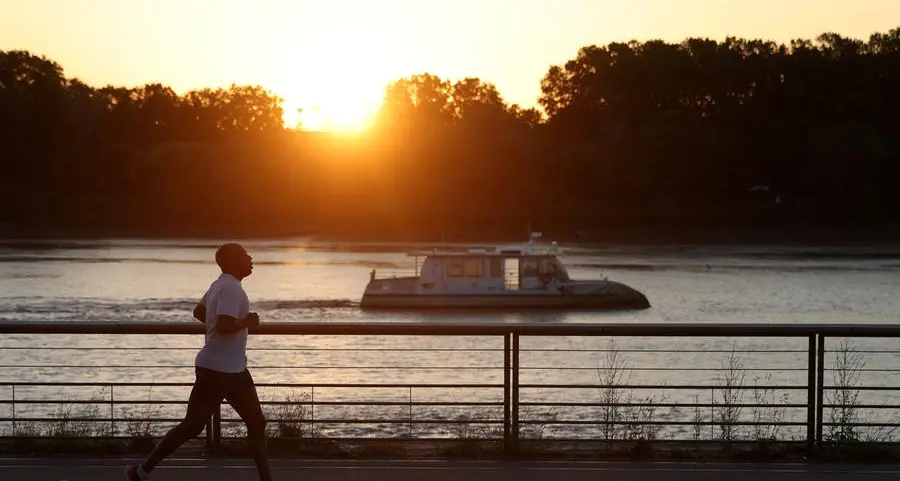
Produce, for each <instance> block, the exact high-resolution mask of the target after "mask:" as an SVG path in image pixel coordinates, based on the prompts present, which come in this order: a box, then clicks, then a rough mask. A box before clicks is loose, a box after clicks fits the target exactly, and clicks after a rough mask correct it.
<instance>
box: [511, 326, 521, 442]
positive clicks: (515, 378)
mask: <svg viewBox="0 0 900 481" xmlns="http://www.w3.org/2000/svg"><path fill="white" fill-rule="evenodd" d="M511 354H512V382H511V386H510V387H511V391H512V392H511V394H510V397H511V398H512V399H511V400H510V401H511V404H512V405H511V406H510V414H511V415H512V422H511V426H510V427H511V431H512V432H511V433H510V438H511V441H512V453H513V454H518V452H519V335H518V334H517V333H513V334H512V352H511Z"/></svg>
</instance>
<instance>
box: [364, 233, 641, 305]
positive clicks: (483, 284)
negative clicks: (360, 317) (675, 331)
mask: <svg viewBox="0 0 900 481" xmlns="http://www.w3.org/2000/svg"><path fill="white" fill-rule="evenodd" d="M540 235H541V234H540V233H539V232H536V233H533V234H532V235H531V238H530V239H529V241H528V243H527V244H526V245H525V246H524V247H523V248H482V249H468V250H465V251H452V250H446V251H438V250H437V249H433V250H432V251H430V252H411V253H409V254H408V255H409V256H412V257H415V259H416V260H415V275H412V276H400V277H397V276H391V277H384V278H378V277H377V273H376V271H375V269H373V270H372V271H371V272H370V274H369V283H368V284H367V285H366V288H365V291H364V292H363V296H362V301H361V302H360V307H361V308H378V309H403V308H415V309H418V308H466V309H468V308H503V309H520V308H558V309H560V308H561V309H589V310H616V309H618V310H624V309H647V308H649V307H650V302H649V301H648V300H647V297H646V296H645V295H644V294H642V293H641V292H639V291H637V290H636V289H634V288H632V287H629V286H627V285H625V284H622V283H620V282H616V281H611V280H608V279H602V280H574V279H571V278H570V277H569V273H568V271H567V270H566V267H565V266H564V265H563V263H562V262H561V261H560V260H559V257H558V246H557V245H556V242H553V243H552V244H551V245H550V246H549V247H545V248H541V247H540V246H537V245H536V244H535V239H537V238H538V237H540ZM420 258H424V261H423V262H422V263H421V265H420V263H419V259H420Z"/></svg>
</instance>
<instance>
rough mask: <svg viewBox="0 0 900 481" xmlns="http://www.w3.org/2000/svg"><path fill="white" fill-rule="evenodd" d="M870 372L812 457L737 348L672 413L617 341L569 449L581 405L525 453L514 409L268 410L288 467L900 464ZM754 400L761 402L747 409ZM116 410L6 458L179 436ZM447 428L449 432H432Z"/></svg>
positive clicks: (538, 431)
mask: <svg viewBox="0 0 900 481" xmlns="http://www.w3.org/2000/svg"><path fill="white" fill-rule="evenodd" d="M864 366H865V362H864V359H863V357H862V355H861V353H860V352H858V350H857V349H856V348H855V347H854V346H853V345H852V343H850V342H847V341H845V342H843V343H841V344H840V346H839V347H838V348H837V350H836V351H835V361H834V364H833V366H832V369H831V374H832V377H831V383H830V385H831V386H833V387H834V389H829V390H826V394H827V397H826V399H825V404H826V421H827V423H826V425H825V426H824V428H825V430H824V439H823V443H822V444H821V445H820V446H819V451H818V452H817V454H816V456H813V457H812V458H811V457H810V456H809V454H810V453H808V452H807V450H806V444H805V439H804V438H802V437H799V438H798V437H796V435H795V432H794V431H791V430H789V429H788V428H786V427H785V425H784V423H785V421H786V420H787V419H788V414H789V410H788V409H786V408H785V407H784V406H783V405H785V404H789V401H790V400H789V397H788V395H787V394H786V393H781V394H779V393H778V392H776V391H775V390H773V389H772V388H771V387H770V386H771V385H772V384H773V380H772V378H771V375H769V374H766V375H764V376H753V377H752V384H748V382H747V380H748V370H747V368H746V367H745V364H744V360H743V359H741V357H740V356H739V355H738V351H737V349H736V345H735V344H732V349H731V351H730V352H729V353H728V354H727V355H726V356H725V357H724V358H723V359H722V360H721V363H720V367H719V368H718V371H717V373H716V374H715V376H714V382H715V384H714V386H713V388H712V389H710V390H709V397H710V399H709V401H708V403H703V402H701V400H702V397H701V396H700V395H695V396H694V398H693V403H685V404H686V407H685V406H682V405H679V404H677V403H672V402H671V400H670V399H669V397H668V396H666V395H656V394H652V395H647V394H641V393H639V392H637V391H636V390H635V389H633V388H632V387H630V386H631V383H632V374H633V372H634V370H633V369H632V367H631V364H630V360H629V359H628V358H627V357H626V356H625V355H624V354H623V352H622V351H621V350H619V349H618V348H617V346H616V344H615V341H610V344H609V346H608V349H606V350H605V353H604V355H603V356H602V357H601V359H600V362H599V366H598V368H597V377H598V384H599V385H600V387H599V388H598V389H597V391H596V399H595V402H596V406H595V407H594V408H592V409H593V411H592V412H590V413H589V414H587V416H588V418H587V419H589V420H590V421H594V422H595V424H594V425H593V426H592V428H593V429H595V431H593V432H594V433H595V436H593V437H592V438H591V439H584V440H565V439H562V440H561V439H559V438H560V436H561V435H560V433H561V424H560V423H565V422H567V421H571V420H573V419H574V420H582V421H583V420H584V419H585V417H584V416H586V415H585V414H584V412H582V413H581V414H579V413H576V412H574V411H573V409H574V408H572V407H561V406H553V407H536V406H530V405H526V406H521V407H520V410H519V413H518V414H519V421H520V424H519V432H518V439H517V442H516V450H515V452H511V451H510V450H508V449H507V446H506V445H505V444H504V442H503V437H504V429H503V426H502V424H488V423H485V421H484V420H502V419H503V414H502V411H499V410H498V409H491V408H484V409H470V410H467V411H465V412H457V413H455V414H451V415H438V414H435V413H432V414H429V415H427V419H426V420H425V421H426V422H430V421H435V422H439V421H452V422H444V423H442V424H439V425H438V424H435V425H434V426H429V425H423V424H418V423H417V421H420V419H419V418H420V417H421V416H422V415H417V414H415V413H414V410H413V404H412V395H411V394H410V397H409V399H410V405H409V408H408V410H406V412H407V414H406V416H407V417H406V419H403V416H402V415H401V416H397V417H395V418H394V419H392V420H391V421H392V423H385V425H384V426H380V427H378V434H377V436H375V437H372V438H370V439H340V438H335V437H333V436H329V435H328V432H327V431H326V430H324V429H323V426H322V423H321V421H318V422H317V421H316V419H315V414H316V413H315V410H314V409H315V406H314V404H313V402H312V400H313V399H312V395H311V393H310V392H295V391H292V392H290V393H289V394H287V395H285V396H282V397H279V398H275V397H274V396H271V397H270V398H269V399H266V401H267V403H266V404H265V406H264V409H265V414H266V417H267V419H269V420H270V421H269V423H268V425H267V436H268V439H269V450H270V452H271V453H272V455H273V456H279V457H291V456H299V457H307V458H344V459H351V458H352V459H366V458H368V459H378V458H393V459H400V458H415V459H426V458H469V459H479V458H481V459H483V458H501V457H509V456H519V457H531V458H577V459H618V458H627V459H668V460H679V459H684V460H756V461H765V460H783V461H797V460H804V459H816V458H819V459H829V460H835V459H840V460H843V461H854V460H858V461H889V460H890V461H900V451H898V449H897V448H896V447H894V446H892V445H890V442H892V441H894V429H890V428H866V427H865V426H860V425H861V424H863V423H861V422H860V418H861V402H860V394H859V393H860V387H861V385H862V384H861V381H862V380H861V374H862V372H863V368H864ZM657 387H658V388H665V386H664V385H663V386H657ZM748 393H751V395H752V398H753V399H752V401H751V402H749V403H745V397H747V396H748ZM111 409H113V407H112V406H111V405H110V400H109V396H108V395H107V394H106V391H101V392H99V393H97V394H95V395H94V396H92V397H91V399H90V400H89V401H88V402H81V403H75V402H68V403H67V402H60V403H58V405H57V406H56V407H55V408H54V409H53V411H52V412H51V413H50V415H48V416H46V418H47V419H46V420H36V419H22V417H21V414H20V415H19V419H17V420H16V421H15V422H14V424H13V426H12V427H11V428H10V429H9V430H8V431H7V432H5V433H3V434H4V437H3V438H2V439H0V455H25V454H37V455H92V456H95V455H106V454H114V455H116V454H144V453H147V452H149V451H150V450H151V449H152V447H153V445H154V443H155V442H156V440H157V439H158V438H159V436H161V434H162V432H163V431H164V430H165V429H166V428H167V426H166V425H164V424H162V423H160V422H158V421H155V420H156V419H158V418H159V417H160V413H161V408H160V407H159V406H157V405H154V404H153V403H152V393H148V397H147V402H146V403H144V404H140V405H138V406H137V407H125V408H122V409H120V410H119V411H117V412H116V411H110V410H111ZM803 410H804V411H805V408H803ZM674 423H680V424H681V425H682V427H683V428H684V429H686V430H687V431H686V436H684V437H683V438H678V439H676V436H674V435H673V431H671V430H667V428H668V427H669V426H671V424H674ZM436 426H439V427H440V429H437V430H432V431H430V432H428V431H427V430H428V428H429V427H431V428H434V427H436ZM589 427H591V426H587V425H586V426H585V428H589ZM803 430H804V431H805V427H804V428H803ZM426 434H427V435H428V436H430V437H429V438H426V437H425V435H426ZM804 434H805V433H804ZM222 435H223V439H222V440H221V447H220V451H219V453H218V455H221V456H247V455H248V453H247V451H246V443H245V442H244V440H243V439H242V437H243V435H244V431H243V425H242V424H241V423H223V424H222ZM204 444H205V441H204V440H203V439H202V438H200V439H197V440H194V441H191V442H190V443H188V444H187V445H185V447H184V448H183V449H182V450H181V452H182V453H184V454H191V455H200V454H203V453H204Z"/></svg>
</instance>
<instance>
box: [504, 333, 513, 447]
mask: <svg viewBox="0 0 900 481" xmlns="http://www.w3.org/2000/svg"><path fill="white" fill-rule="evenodd" d="M511 337H512V334H509V333H506V334H504V335H503V450H504V451H505V452H506V454H507V455H511V454H512V453H513V444H512V437H511V436H510V435H511V434H512V425H511V419H512V417H511V416H512V412H511V411H512V404H511V399H512V376H511V374H512V372H511V371H510V359H511V357H512V353H511V349H512V347H511Z"/></svg>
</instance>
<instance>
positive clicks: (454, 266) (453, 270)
mask: <svg viewBox="0 0 900 481" xmlns="http://www.w3.org/2000/svg"><path fill="white" fill-rule="evenodd" d="M446 262H447V263H446V266H447V271H446V275H447V277H462V276H463V275H464V274H465V272H464V271H463V261H462V259H447V261H446Z"/></svg>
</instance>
